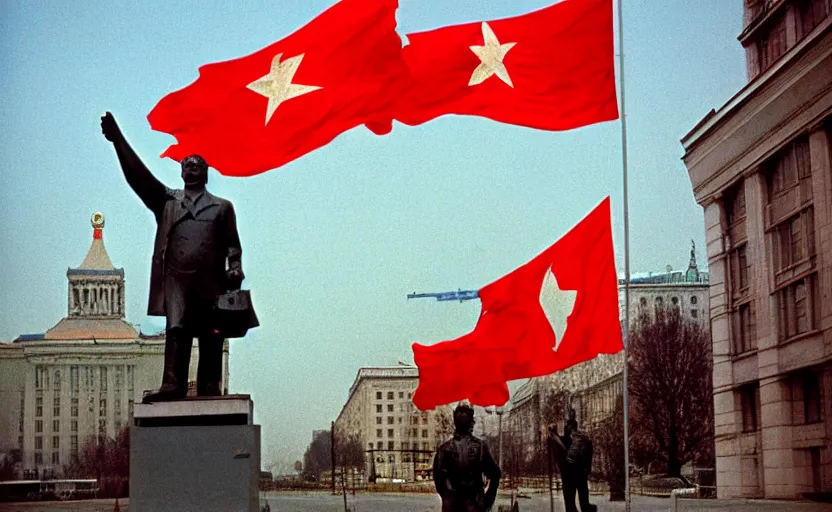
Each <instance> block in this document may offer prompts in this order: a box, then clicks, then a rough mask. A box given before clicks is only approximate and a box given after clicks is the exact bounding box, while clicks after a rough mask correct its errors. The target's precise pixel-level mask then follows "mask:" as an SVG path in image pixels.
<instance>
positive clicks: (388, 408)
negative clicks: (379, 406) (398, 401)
mask: <svg viewBox="0 0 832 512" xmlns="http://www.w3.org/2000/svg"><path fill="white" fill-rule="evenodd" d="M387 412H393V404H387Z"/></svg>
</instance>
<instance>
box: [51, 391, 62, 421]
mask: <svg viewBox="0 0 832 512" xmlns="http://www.w3.org/2000/svg"><path fill="white" fill-rule="evenodd" d="M60 415H61V397H59V396H56V397H55V398H54V399H53V400H52V416H60Z"/></svg>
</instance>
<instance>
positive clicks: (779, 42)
mask: <svg viewBox="0 0 832 512" xmlns="http://www.w3.org/2000/svg"><path fill="white" fill-rule="evenodd" d="M760 4H762V1H760ZM830 12H832V1H830V0H798V1H796V2H793V3H792V4H791V5H787V6H786V8H785V9H781V10H780V12H778V13H777V14H775V15H773V16H772V17H771V19H769V20H767V21H766V23H765V26H764V27H762V28H761V29H760V31H759V35H757V36H756V37H755V40H754V41H752V42H751V43H750V44H749V45H748V50H747V51H748V52H749V53H748V56H749V58H750V61H751V73H752V75H753V76H757V75H758V74H760V73H762V72H764V71H765V70H766V69H768V68H769V67H770V66H771V65H772V64H774V63H775V62H776V61H777V60H778V59H779V58H780V57H781V56H783V55H784V54H785V53H786V52H787V51H788V50H789V48H791V47H792V46H794V45H795V44H797V43H798V42H799V41H800V40H801V39H803V37H805V36H806V35H808V34H809V33H810V32H811V31H812V30H813V29H814V28H815V27H817V26H818V25H820V24H821V22H822V21H823V20H824V19H825V18H826V17H827V16H829V14H830ZM789 24H791V25H793V28H794V31H793V33H794V39H793V40H791V38H790V36H789V32H790V31H789V30H787V28H788V27H787V25H789Z"/></svg>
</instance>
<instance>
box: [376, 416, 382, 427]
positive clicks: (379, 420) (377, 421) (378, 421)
mask: <svg viewBox="0 0 832 512" xmlns="http://www.w3.org/2000/svg"><path fill="white" fill-rule="evenodd" d="M376 425H381V416H376Z"/></svg>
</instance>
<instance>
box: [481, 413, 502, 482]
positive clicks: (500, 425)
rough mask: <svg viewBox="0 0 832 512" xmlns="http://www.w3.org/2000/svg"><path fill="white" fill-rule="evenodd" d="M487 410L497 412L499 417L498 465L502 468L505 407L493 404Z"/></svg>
mask: <svg viewBox="0 0 832 512" xmlns="http://www.w3.org/2000/svg"><path fill="white" fill-rule="evenodd" d="M485 412H487V413H488V414H496V415H497V418H499V420H498V423H497V425H498V426H497V438H498V439H499V441H498V442H499V445H500V447H499V451H500V454H499V456H498V462H497V465H498V466H500V469H502V468H503V413H504V412H505V409H504V408H503V407H502V406H495V405H492V406H489V407H486V408H485Z"/></svg>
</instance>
